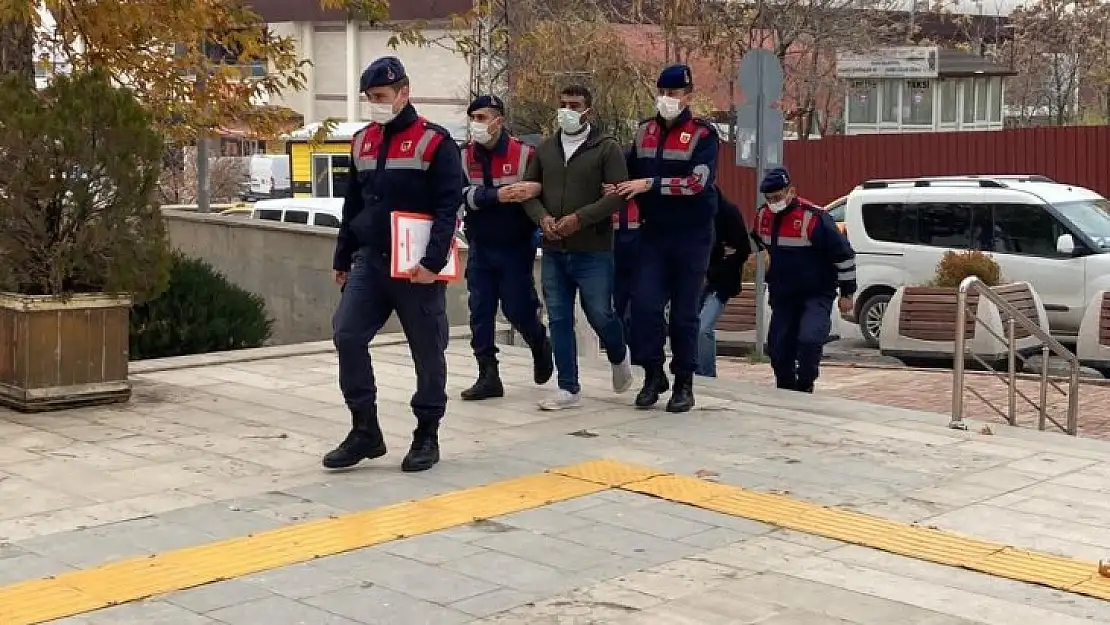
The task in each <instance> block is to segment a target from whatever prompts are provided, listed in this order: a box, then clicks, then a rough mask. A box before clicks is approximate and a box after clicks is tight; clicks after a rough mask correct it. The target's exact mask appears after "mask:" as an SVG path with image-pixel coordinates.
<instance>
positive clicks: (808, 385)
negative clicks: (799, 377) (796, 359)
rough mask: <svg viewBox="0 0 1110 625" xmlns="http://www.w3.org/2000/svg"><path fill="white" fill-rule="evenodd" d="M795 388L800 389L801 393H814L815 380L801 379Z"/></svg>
mask: <svg viewBox="0 0 1110 625" xmlns="http://www.w3.org/2000/svg"><path fill="white" fill-rule="evenodd" d="M794 390H796V391H798V392H799V393H812V392H813V382H802V381H799V382H798V385H797V386H795V387H794Z"/></svg>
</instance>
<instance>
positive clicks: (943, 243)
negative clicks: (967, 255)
mask: <svg viewBox="0 0 1110 625" xmlns="http://www.w3.org/2000/svg"><path fill="white" fill-rule="evenodd" d="M917 210H918V224H917V228H918V237H917V240H918V242H920V243H921V244H922V245H931V246H933V247H948V248H952V249H957V250H964V249H968V248H969V247H970V244H971V236H970V235H971V205H970V204H954V203H953V204H949V203H945V204H939V203H938V204H918V207H917Z"/></svg>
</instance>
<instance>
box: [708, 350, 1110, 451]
mask: <svg viewBox="0 0 1110 625" xmlns="http://www.w3.org/2000/svg"><path fill="white" fill-rule="evenodd" d="M717 375H718V376H720V377H721V378H724V379H732V380H743V381H744V382H750V383H753V384H759V385H761V386H771V387H773V386H774V385H775V377H774V374H773V373H772V372H771V366H770V365H769V364H763V363H760V364H753V363H751V362H749V361H748V360H747V359H745V358H720V359H718V361H717ZM965 380H966V384H967V386H968V387H969V388H974V389H975V390H976V391H978V392H979V393H981V394H982V395H984V396H986V397H987V399H989V400H990V401H991V403H992V404H994V405H995V406H996V407H998V408H999V409H1001V410H1002V411H1003V412H1005V411H1006V407H1007V401H1008V399H1007V391H1006V384H1005V382H1003V381H1002V380H999V379H998V378H995V377H992V376H990V375H985V374H980V373H974V372H968V374H967V376H966V377H965ZM1061 386H1062V388H1064V389H1065V390H1066V389H1067V383H1066V382H1065V383H1063V384H1061ZM1018 388H1019V389H1021V391H1022V392H1023V393H1025V395H1026V396H1028V397H1029V398H1030V399H1032V400H1034V401H1039V393H1040V383H1039V382H1038V381H1032V380H1019V381H1018ZM817 392H818V393H820V394H823V395H830V396H834V397H842V398H844V399H856V400H859V401H865V402H871V403H875V404H882V405H884V406H896V407H898V408H907V409H910V410H922V411H928V412H936V413H939V414H938V416H937V419H936V423H937V425H944V424H947V423H948V418H949V417H950V416H951V415H952V371H951V370H948V369H937V370H935V371H930V370H921V369H895V368H885V367H883V368H878V367H876V368H871V367H854V366H850V365H841V364H833V365H830V364H828V363H826V364H825V365H823V366H822V367H821V377H820V379H819V380H818V381H817ZM1048 400H1049V401H1048V404H1049V410H1048V415H1049V416H1050V417H1054V418H1056V420H1057V421H1059V422H1060V423H1061V424H1063V423H1064V422H1065V416H1066V414H1067V397H1066V396H1064V395H1062V394H1060V393H1059V392H1058V391H1056V390H1055V389H1053V388H1052V387H1051V386H1050V387H1049V390H1048ZM965 401H966V404H965V411H966V412H965V416H966V417H967V418H971V419H978V420H981V421H984V422H987V423H990V424H992V428H993V429H995V430H997V429H998V428H997V427H994V426H993V424H995V423H997V424H999V425H1001V426H1005V425H1006V420H1005V419H1004V418H1002V417H1001V416H1000V415H999V414H998V413H996V412H994V411H993V410H992V409H991V408H990V407H989V406H987V405H986V404H984V403H983V402H982V401H981V400H979V399H978V398H977V397H975V396H974V395H972V394H971V392H970V391H965ZM1108 405H1110V386H1104V385H1096V384H1081V385H1080V390H1079V434H1080V436H1083V437H1086V438H1098V439H1102V440H1110V411H1107V410H1106V409H1105V407H1106V406H1108ZM1017 413H1018V424H1019V425H1020V426H1022V427H1028V428H1036V427H1037V419H1038V412H1037V410H1036V409H1034V408H1033V407H1031V406H1030V405H1029V404H1028V403H1027V402H1025V400H1023V399H1022V398H1021V397H1020V396H1018V399H1017ZM1046 430H1048V431H1052V432H1059V430H1057V429H1056V427H1055V426H1053V425H1052V423H1051V422H1049V423H1048V425H1047V427H1046Z"/></svg>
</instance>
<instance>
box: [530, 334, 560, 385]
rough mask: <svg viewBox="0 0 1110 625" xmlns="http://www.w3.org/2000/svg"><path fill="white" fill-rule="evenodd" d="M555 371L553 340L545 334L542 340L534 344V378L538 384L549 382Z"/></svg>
mask: <svg viewBox="0 0 1110 625" xmlns="http://www.w3.org/2000/svg"><path fill="white" fill-rule="evenodd" d="M554 373H555V361H554V356H553V355H552V353H551V340H550V339H548V338H547V335H546V334H545V335H544V337H543V340H542V341H540V342H539V343H538V344H536V345H533V346H532V379H533V380H534V381H535V382H536V384H547V381H548V380H550V379H551V376H552V375H554Z"/></svg>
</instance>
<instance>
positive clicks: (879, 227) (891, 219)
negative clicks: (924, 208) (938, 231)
mask: <svg viewBox="0 0 1110 625" xmlns="http://www.w3.org/2000/svg"><path fill="white" fill-rule="evenodd" d="M863 229H864V230H866V231H867V236H869V237H871V238H872V239H875V240H876V241H888V242H890V243H916V242H917V207H916V206H913V205H910V206H906V205H905V204H901V203H891V204H864V205H863Z"/></svg>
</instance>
